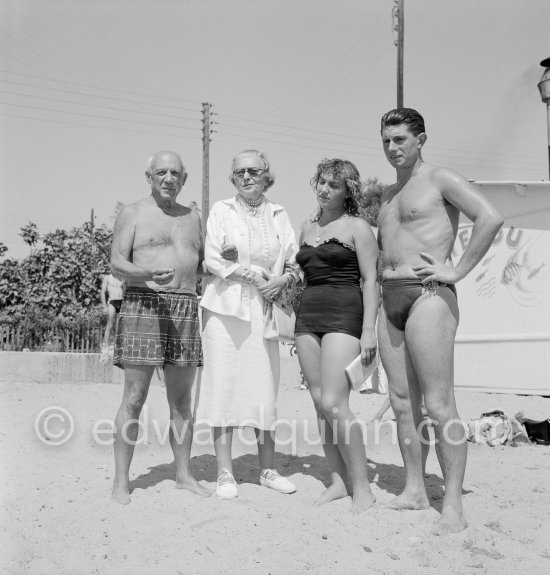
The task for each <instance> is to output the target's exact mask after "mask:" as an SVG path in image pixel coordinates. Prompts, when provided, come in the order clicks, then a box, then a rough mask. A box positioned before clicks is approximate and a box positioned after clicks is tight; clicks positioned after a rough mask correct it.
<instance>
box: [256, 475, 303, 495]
mask: <svg viewBox="0 0 550 575" xmlns="http://www.w3.org/2000/svg"><path fill="white" fill-rule="evenodd" d="M260 485H263V486H264V487H269V488H270V489H274V490H275V491H278V492H279V493H294V492H295V491H296V486H295V485H294V483H292V482H290V481H289V480H288V479H286V478H285V477H281V476H280V475H279V474H278V473H277V471H275V469H264V470H263V471H262V473H261V475H260Z"/></svg>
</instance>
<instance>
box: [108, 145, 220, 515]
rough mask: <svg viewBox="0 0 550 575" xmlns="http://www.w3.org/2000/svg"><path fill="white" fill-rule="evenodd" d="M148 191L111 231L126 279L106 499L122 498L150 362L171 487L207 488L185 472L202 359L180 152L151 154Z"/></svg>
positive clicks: (194, 216) (118, 272) (116, 264)
mask: <svg viewBox="0 0 550 575" xmlns="http://www.w3.org/2000/svg"><path fill="white" fill-rule="evenodd" d="M145 175H146V177H147V181H148V182H149V184H150V186H151V195H150V196H149V197H147V198H145V199H143V200H140V201H138V202H135V203H133V204H130V205H127V206H125V207H124V208H123V209H122V211H121V212H120V214H119V216H118V218H117V220H116V223H115V229H114V233H113V245H112V253H111V268H112V271H113V274H114V275H115V276H116V277H118V278H120V279H122V280H124V281H125V282H126V286H127V287H126V291H125V294H124V300H123V303H122V308H121V310H120V319H119V324H118V329H117V336H116V343H115V350H114V358H113V364H114V365H117V366H119V367H122V368H123V369H124V392H123V396H122V404H121V406H120V409H119V411H118V413H117V416H116V419H115V434H114V438H115V442H114V453H115V479H114V482H113V491H112V496H111V497H112V499H114V500H115V501H117V502H119V503H122V504H126V503H130V488H129V477H128V475H129V468H130V462H131V460H132V455H133V452H134V445H135V442H136V439H137V434H138V420H139V414H140V412H141V408H142V407H143V404H144V402H145V399H146V398H147V392H148V390H149V384H150V382H151V377H152V375H153V372H154V370H155V368H156V367H158V366H161V367H163V369H164V383H165V385H166V397H167V399H168V404H169V407H170V445H171V447H172V451H173V452H174V459H175V462H176V487H177V488H179V489H187V490H189V491H191V492H193V493H196V494H198V495H202V496H208V495H210V492H209V491H208V490H207V489H206V488H205V487H203V486H202V485H200V484H199V483H198V482H197V481H196V479H195V478H194V477H193V476H192V475H191V471H190V467H189V459H190V453H191V443H192V439H193V418H192V413H191V406H190V402H191V389H192V386H193V381H194V378H195V372H196V369H197V367H198V366H200V365H202V348H201V340H200V331H199V317H198V302H197V295H196V292H195V287H196V285H197V273H198V269H199V265H200V264H201V260H202V232H201V223H200V219H199V215H198V213H197V211H196V210H194V209H191V208H189V207H186V206H183V205H181V204H178V203H177V202H176V198H177V196H178V194H179V193H180V191H181V188H182V187H183V185H184V183H185V180H186V179H187V172H186V171H185V168H184V166H183V163H182V161H181V158H180V157H179V156H178V155H177V154H175V153H174V152H158V153H157V154H155V155H154V156H152V157H151V158H150V159H149V163H148V165H147V170H146V172H145Z"/></svg>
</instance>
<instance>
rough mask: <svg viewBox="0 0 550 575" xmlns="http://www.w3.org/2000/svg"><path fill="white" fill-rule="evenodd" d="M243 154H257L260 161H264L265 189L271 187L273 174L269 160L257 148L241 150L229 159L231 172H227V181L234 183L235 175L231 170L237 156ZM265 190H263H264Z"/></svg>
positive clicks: (273, 178) (273, 179)
mask: <svg viewBox="0 0 550 575" xmlns="http://www.w3.org/2000/svg"><path fill="white" fill-rule="evenodd" d="M244 154H253V155H255V156H257V157H258V158H260V160H262V162H263V163H264V170H265V172H264V175H265V181H266V188H265V189H266V190H268V189H269V188H271V186H272V185H273V184H274V183H275V174H274V173H273V172H272V171H271V168H270V165H269V160H268V159H267V156H266V155H265V154H264V153H263V152H260V151H259V150H243V151H242V152H239V153H238V154H237V155H236V156H235V157H234V158H233V159H232V160H231V173H230V174H229V181H230V182H231V183H232V184H233V185H235V176H234V175H233V170H234V169H235V162H236V161H237V158H239V157H241V156H242V155H244ZM264 191H265V190H264Z"/></svg>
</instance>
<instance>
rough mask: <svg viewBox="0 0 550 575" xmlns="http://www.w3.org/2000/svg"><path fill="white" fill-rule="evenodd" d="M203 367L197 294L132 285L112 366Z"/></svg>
mask: <svg viewBox="0 0 550 575" xmlns="http://www.w3.org/2000/svg"><path fill="white" fill-rule="evenodd" d="M166 364H169V365H176V366H178V367H187V366H201V365H202V344H201V337H200V327H199V307H198V301H197V296H196V295H193V294H184V293H179V292H174V291H162V290H152V289H148V288H140V287H133V286H130V287H128V288H127V290H126V293H125V295H124V301H123V302H122V307H121V310H120V317H119V321H118V326H117V333H116V340H115V350H114V356H113V365H116V366H118V367H121V368H122V369H124V366H125V365H166Z"/></svg>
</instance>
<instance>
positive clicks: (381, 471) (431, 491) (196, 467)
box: [130, 453, 471, 512]
mask: <svg viewBox="0 0 550 575" xmlns="http://www.w3.org/2000/svg"><path fill="white" fill-rule="evenodd" d="M367 464H368V474H369V481H370V482H371V484H373V485H376V486H377V487H378V488H379V489H381V490H382V491H385V492H386V493H390V494H392V495H395V496H396V495H399V493H401V492H402V491H403V488H404V487H405V482H404V471H403V467H402V466H399V465H394V464H391V463H376V462H375V461H373V460H371V459H368V460H367ZM275 467H276V469H277V470H278V471H279V472H280V473H281V475H283V476H285V477H286V476H289V475H294V474H295V473H301V474H303V475H308V476H311V477H314V478H315V479H317V480H318V481H320V482H321V483H323V484H324V485H325V487H328V485H329V482H330V471H329V469H328V467H327V466H326V463H325V458H324V457H321V456H319V455H307V456H300V457H299V456H296V455H288V454H283V453H276V454H275ZM191 471H192V473H193V475H194V477H195V478H196V479H197V481H206V482H208V483H214V482H215V481H216V476H217V465H216V458H215V457H214V456H213V455H200V456H197V457H193V458H192V459H191ZM233 473H234V475H235V479H236V480H237V482H238V483H252V484H254V485H259V484H260V479H259V469H258V457H257V456H256V455H254V454H251V453H247V454H246V455H242V456H241V457H237V458H235V459H234V460H233ZM175 475H176V468H175V464H174V463H173V462H172V463H165V464H161V465H156V466H155V467H150V468H149V471H148V472H147V473H145V474H142V475H140V476H139V477H137V478H136V479H134V480H133V481H131V482H130V491H131V492H132V491H134V490H135V489H148V488H150V487H154V486H155V485H157V484H159V483H162V482H163V481H175ZM425 482H426V489H427V492H428V497H429V499H430V506H431V507H433V508H434V509H435V510H437V511H438V512H441V503H442V500H443V495H444V489H443V485H444V483H443V479H442V478H441V477H439V476H438V475H435V474H427V475H426V477H425ZM468 493H471V491H468V490H463V495H464V494H468Z"/></svg>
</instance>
